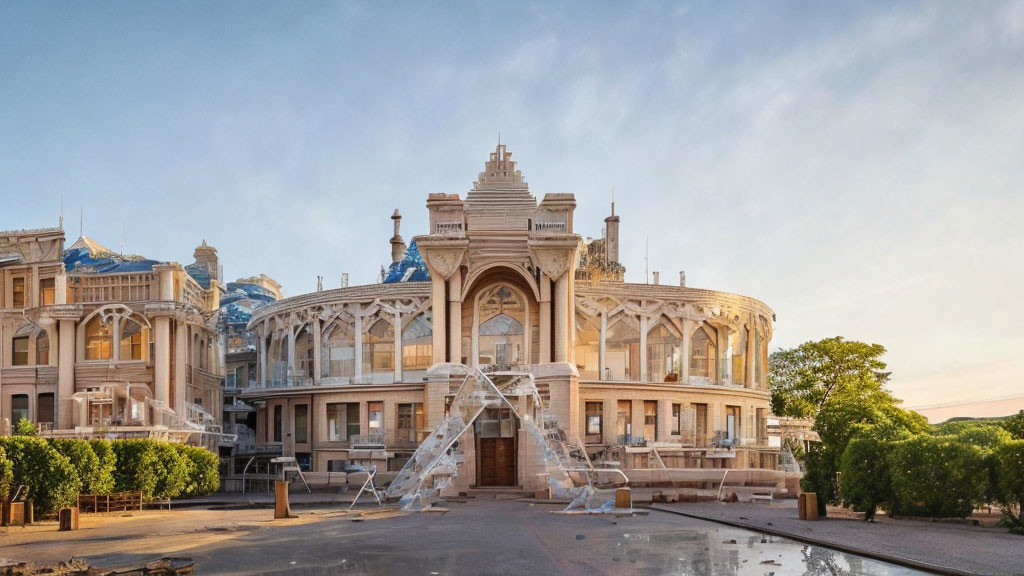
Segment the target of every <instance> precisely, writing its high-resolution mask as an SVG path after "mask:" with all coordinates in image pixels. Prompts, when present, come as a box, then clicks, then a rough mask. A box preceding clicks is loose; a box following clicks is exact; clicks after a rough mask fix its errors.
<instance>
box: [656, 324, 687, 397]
mask: <svg viewBox="0 0 1024 576" xmlns="http://www.w3.org/2000/svg"><path fill="white" fill-rule="evenodd" d="M682 345H683V339H682V336H681V335H680V334H679V331H678V330H677V329H676V327H675V326H674V325H672V324H671V323H669V322H668V321H667V320H664V319H662V321H660V322H658V325H657V326H655V327H654V329H653V330H651V331H650V332H648V333H647V379H648V380H650V381H651V382H678V381H679V372H680V370H681V362H682Z"/></svg>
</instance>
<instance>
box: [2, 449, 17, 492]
mask: <svg viewBox="0 0 1024 576" xmlns="http://www.w3.org/2000/svg"><path fill="white" fill-rule="evenodd" d="M13 480H14V464H12V463H11V459H10V458H8V457H7V451H5V450H4V447H3V446H2V445H0V501H2V500H7V498H9V497H10V494H11V482H12V481H13Z"/></svg>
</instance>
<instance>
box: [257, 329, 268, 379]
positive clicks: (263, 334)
mask: <svg viewBox="0 0 1024 576" xmlns="http://www.w3.org/2000/svg"><path fill="white" fill-rule="evenodd" d="M268 325H269V324H268V322H267V321H266V320H264V321H263V326H262V327H261V328H259V329H257V330H256V335H257V336H259V339H260V386H266V385H267V328H268Z"/></svg>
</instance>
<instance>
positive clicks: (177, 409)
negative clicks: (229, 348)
mask: <svg viewBox="0 0 1024 576" xmlns="http://www.w3.org/2000/svg"><path fill="white" fill-rule="evenodd" d="M188 344H189V337H188V324H186V323H185V322H184V321H183V320H177V321H175V322H174V413H175V414H177V415H178V416H181V417H182V418H184V417H185V397H186V394H187V390H188V380H187V376H186V374H187V372H188V370H189V365H188V364H189V362H188ZM199 353H200V354H205V353H206V350H200V351H199Z"/></svg>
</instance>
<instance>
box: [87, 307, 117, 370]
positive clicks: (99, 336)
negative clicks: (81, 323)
mask: <svg viewBox="0 0 1024 576" xmlns="http://www.w3.org/2000/svg"><path fill="white" fill-rule="evenodd" d="M113 340H114V333H113V330H111V325H110V324H109V323H107V324H104V323H103V322H102V321H101V320H100V317H99V316H93V317H92V319H90V320H89V322H87V323H86V324H85V359H86V360H110V359H111V358H113V357H114V355H113V349H112V347H111V346H112V344H113Z"/></svg>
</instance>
